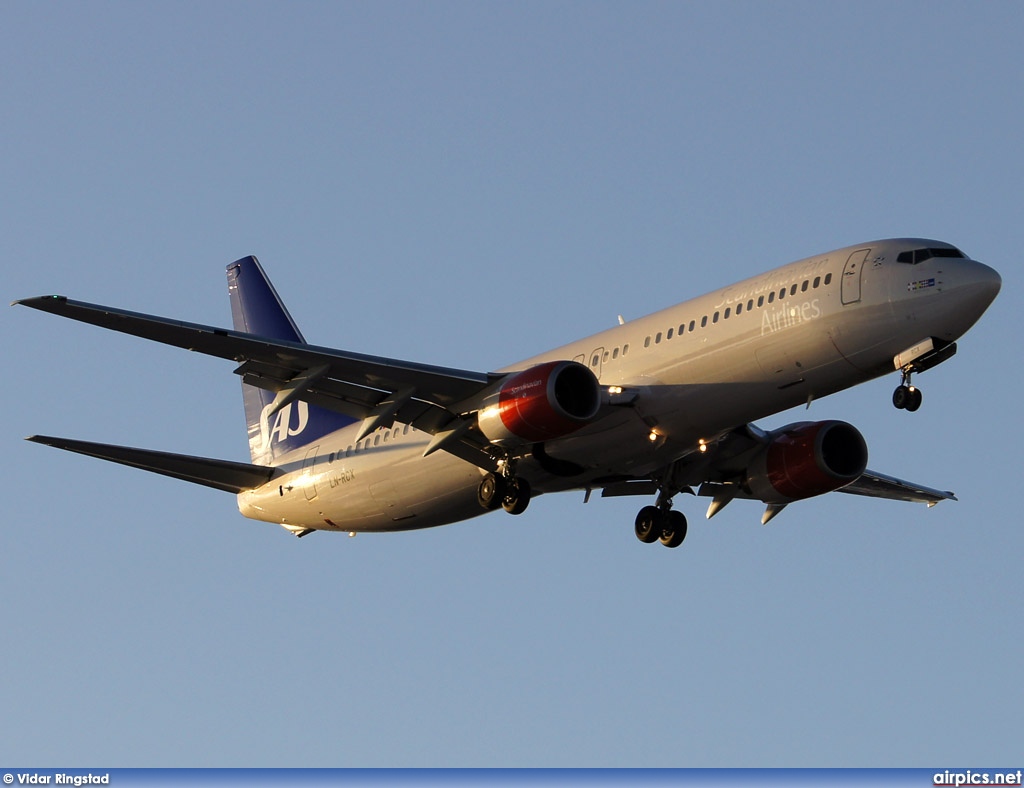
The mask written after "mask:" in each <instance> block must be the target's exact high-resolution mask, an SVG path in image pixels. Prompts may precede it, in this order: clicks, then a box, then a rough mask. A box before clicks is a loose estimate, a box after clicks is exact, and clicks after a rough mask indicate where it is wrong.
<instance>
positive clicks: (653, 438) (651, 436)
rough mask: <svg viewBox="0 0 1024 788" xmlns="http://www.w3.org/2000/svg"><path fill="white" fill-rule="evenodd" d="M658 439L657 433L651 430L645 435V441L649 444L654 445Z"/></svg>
mask: <svg viewBox="0 0 1024 788" xmlns="http://www.w3.org/2000/svg"><path fill="white" fill-rule="evenodd" d="M658 437H659V436H658V431H657V430H651V431H650V433H648V435H647V440H649V441H650V442H651V443H654V442H655V441H656V440H658Z"/></svg>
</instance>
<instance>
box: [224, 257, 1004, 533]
mask: <svg viewBox="0 0 1024 788" xmlns="http://www.w3.org/2000/svg"><path fill="white" fill-rule="evenodd" d="M925 247H938V248H940V249H947V248H948V249H952V247H949V246H948V244H943V243H940V242H936V241H927V240H921V239H897V240H888V241H876V242H871V243H867V244H861V245H858V246H851V247H847V248H844V249H840V250H837V251H834V252H829V253H828V254H825V255H820V256H817V257H811V258H807V259H805V260H801V261H798V262H795V263H791V264H789V265H786V266H783V267H781V268H777V269H775V270H772V271H770V272H768V273H765V274H762V275H760V276H756V277H753V278H751V279H748V280H745V281H743V282H739V283H737V284H734V285H731V286H730V287H727V288H724V289H722V290H719V291H716V292H713V293H709V294H707V295H704V296H701V297H699V298H694V299H692V300H689V301H685V302H683V303H681V304H678V305H676V306H673V307H670V308H668V309H664V310H661V311H660V312H656V313H654V314H652V315H649V316H647V317H644V318H641V319H638V320H634V321H631V322H628V323H625V324H623V325H619V326H616V327H614V328H611V329H608V330H607V331H603V332H601V333H598V334H595V335H593V336H590V337H587V338H586V339H581V340H578V341H576V342H572V343H570V344H568V345H565V346H563V347H560V348H556V349H554V350H551V351H548V352H546V353H543V354H540V355H537V356H534V357H532V358H529V359H526V360H524V361H522V362H519V363H517V364H512V365H509V366H508V367H506V368H504V370H500V371H503V372H510V371H515V370H521V369H525V368H528V367H531V366H533V365H535V364H538V363H541V362H544V361H551V360H560V359H567V360H576V361H578V362H580V363H582V364H584V365H586V366H587V367H589V368H590V370H591V371H592V372H593V373H594V374H595V376H596V377H597V378H598V380H599V381H600V383H601V385H602V387H603V388H604V390H605V391H608V392H610V393H609V394H608V397H609V400H610V401H612V402H614V401H615V397H616V396H620V397H625V398H628V400H629V404H628V405H625V406H623V407H621V408H618V409H616V410H615V412H614V413H612V415H610V416H605V417H603V418H601V419H599V420H597V421H596V422H595V423H594V424H592V425H590V426H586V427H584V428H582V429H580V430H578V431H576V432H574V433H572V434H571V435H569V436H568V437H565V438H561V439H558V440H554V441H549V442H547V443H546V444H545V445H544V447H543V451H544V454H545V457H546V458H547V459H550V460H552V461H554V462H555V463H558V462H562V463H565V464H571V466H572V467H573V468H575V469H576V470H575V472H573V473H572V474H563V475H558V474H556V473H552V472H551V465H550V464H545V463H542V462H538V461H537V460H535V459H534V457H533V456H531V455H530V454H529V452H527V453H526V455H525V456H523V457H522V458H521V459H520V460H519V473H520V474H521V475H522V476H524V477H526V478H527V479H528V480H529V481H530V483H531V485H532V487H533V489H534V492H535V493H541V492H552V491H556V490H566V489H585V488H588V487H590V486H592V485H593V484H594V482H595V480H600V479H603V478H611V477H621V476H632V477H643V476H644V475H645V474H649V473H652V472H653V471H655V470H656V469H658V468H663V467H665V466H666V465H667V464H669V463H671V462H673V461H674V460H676V459H678V458H680V457H684V456H686V455H689V454H692V453H693V452H695V451H697V450H698V446H699V445H700V443H701V442H705V444H711V443H713V442H714V441H715V439H716V438H717V437H719V436H721V435H722V434H724V433H726V432H728V431H730V430H732V429H734V428H736V427H737V426H739V425H744V424H747V423H749V422H751V421H754V420H757V419H760V418H764V417H766V416H769V415H771V414H773V413H777V412H779V411H782V410H785V409H787V408H790V407H793V406H795V405H799V404H801V403H804V402H808V401H810V400H812V399H816V398H820V397H823V396H826V395H828V394H831V393H833V392H836V391H840V390H842V389H846V388H849V387H850V386H853V385H855V384H857V383H861V382H864V381H867V380H870V379H872V378H876V377H878V376H880V375H883V374H886V373H887V372H891V371H893V369H894V364H893V358H894V356H895V355H896V354H898V353H900V352H901V351H904V350H906V349H907V348H908V347H910V346H911V345H913V344H914V343H916V342H918V341H920V340H923V339H926V338H929V337H932V338H936V339H939V340H942V341H944V342H948V341H953V340H955V339H957V338H958V337H960V336H961V335H962V334H963V333H964V332H965V331H967V329H968V328H970V326H971V325H973V324H974V322H975V321H976V320H977V319H978V318H979V317H980V315H981V313H982V312H983V311H984V309H985V308H986V307H987V306H988V304H989V303H990V301H991V298H992V297H993V295H992V286H993V281H995V282H998V275H997V274H996V273H995V272H994V271H993V270H992V269H990V268H988V267H987V266H985V265H982V264H981V263H977V262H974V261H972V260H968V259H965V258H959V257H958V258H953V257H932V258H931V259H927V260H924V261H923V262H917V263H916V264H915V263H914V262H912V261H908V262H900V261H899V260H898V259H897V258H898V257H900V256H901V255H903V256H904V257H905V256H906V253H907V252H908V251H912V250H915V249H920V248H925ZM618 387H621V388H622V389H623V393H622V394H618V392H617V388H618ZM359 427H360V425H359V424H353V425H352V426H350V427H347V428H345V429H342V430H339V431H337V432H335V433H333V434H330V435H327V436H324V438H323V439H321V440H320V441H319V443H318V445H316V446H310V447H305V448H303V449H302V450H301V451H299V452H296V453H294V454H293V455H289V456H285V457H283V458H279V460H278V462H277V463H276V464H277V465H279V466H282V467H284V468H288V469H290V470H289V472H288V473H287V474H285V475H283V476H279V477H278V478H276V479H274V480H273V481H272V482H271V483H270V484H267V485H265V486H264V487H261V488H258V489H256V490H252V491H248V492H243V493H241V494H240V495H239V496H238V504H239V509H240V510H241V512H242V514H244V515H246V516H247V517H252V518H255V519H260V520H266V521H270V522H276V523H279V524H281V525H284V526H285V527H287V528H289V529H291V530H294V531H302V530H305V529H326V530H339V531H352V532H358V531H395V530H406V529H413V528H425V527H429V526H434V525H441V524H444V523H449V522H454V521H457V520H463V519H466V518H468V517H473V516H475V515H478V514H483V513H484V510H483V509H482V508H481V507H480V506H479V504H478V503H477V500H476V492H477V487H478V485H479V483H480V479H481V476H482V474H483V473H484V472H483V471H481V470H480V469H478V468H477V467H475V466H473V465H471V464H470V463H468V462H465V461H463V460H461V459H459V458H457V457H455V456H453V455H451V454H448V453H446V452H444V451H438V452H435V453H433V454H431V455H430V456H428V457H423V456H422V455H423V452H424V449H425V448H426V446H427V444H428V443H429V441H430V438H431V436H430V435H428V434H426V433H423V432H420V431H417V430H415V429H413V428H412V427H409V426H408V425H402V424H395V425H393V426H392V427H390V428H387V429H380V430H377V431H375V432H373V433H371V434H370V435H368V436H367V437H365V438H363V439H362V440H361V441H359V442H356V441H355V437H356V435H357V433H358V431H359Z"/></svg>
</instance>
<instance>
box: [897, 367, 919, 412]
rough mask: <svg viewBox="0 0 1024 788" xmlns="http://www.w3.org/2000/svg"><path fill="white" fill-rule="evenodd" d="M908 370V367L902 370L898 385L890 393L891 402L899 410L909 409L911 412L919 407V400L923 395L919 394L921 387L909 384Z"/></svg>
mask: <svg viewBox="0 0 1024 788" xmlns="http://www.w3.org/2000/svg"><path fill="white" fill-rule="evenodd" d="M910 372H911V370H910V369H909V368H905V369H904V370H903V378H902V380H901V381H900V385H899V386H897V387H896V390H895V391H894V392H893V393H892V404H893V405H895V406H896V408H897V409H899V410H909V411H910V412H911V413H913V412H914V411H915V410H917V409H918V408H920V407H921V400H922V399H923V398H924V397H923V396H922V394H921V389H919V388H917V387H916V386H912V385H910Z"/></svg>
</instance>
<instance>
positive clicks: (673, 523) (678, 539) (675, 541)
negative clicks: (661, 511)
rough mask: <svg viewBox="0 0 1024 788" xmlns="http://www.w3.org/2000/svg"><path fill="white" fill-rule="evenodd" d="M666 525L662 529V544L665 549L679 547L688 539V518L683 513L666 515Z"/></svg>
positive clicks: (673, 512)
mask: <svg viewBox="0 0 1024 788" xmlns="http://www.w3.org/2000/svg"><path fill="white" fill-rule="evenodd" d="M664 518H665V525H664V526H663V527H662V529H661V537H660V538H661V543H662V544H663V545H665V547H679V545H681V544H682V543H683V540H684V539H685V538H686V516H685V515H684V514H683V513H682V512H675V511H672V512H668V513H667V515H664Z"/></svg>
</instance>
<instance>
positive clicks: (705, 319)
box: [700, 315, 708, 328]
mask: <svg viewBox="0 0 1024 788" xmlns="http://www.w3.org/2000/svg"><path fill="white" fill-rule="evenodd" d="M707 325H708V316H707V315H704V317H702V318H701V319H700V327H701V328H706V327H707Z"/></svg>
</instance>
